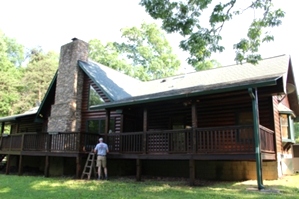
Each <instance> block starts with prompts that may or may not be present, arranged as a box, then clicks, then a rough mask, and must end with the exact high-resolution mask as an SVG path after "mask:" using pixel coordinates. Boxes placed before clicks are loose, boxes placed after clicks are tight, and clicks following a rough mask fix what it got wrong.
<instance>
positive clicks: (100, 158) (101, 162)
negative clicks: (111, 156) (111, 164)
mask: <svg viewBox="0 0 299 199" xmlns="http://www.w3.org/2000/svg"><path fill="white" fill-rule="evenodd" d="M106 166H107V160H106V156H100V155H98V157H97V167H104V168H106Z"/></svg>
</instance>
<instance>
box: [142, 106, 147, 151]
mask: <svg viewBox="0 0 299 199" xmlns="http://www.w3.org/2000/svg"><path fill="white" fill-rule="evenodd" d="M146 131H147V109H146V108H144V109H143V144H142V146H143V153H146Z"/></svg>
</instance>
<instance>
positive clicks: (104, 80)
mask: <svg viewBox="0 0 299 199" xmlns="http://www.w3.org/2000/svg"><path fill="white" fill-rule="evenodd" d="M78 64H79V66H80V68H81V69H82V70H83V71H84V72H85V73H86V74H87V76H88V77H89V78H90V79H91V80H92V81H93V82H94V83H95V84H97V86H98V87H99V88H101V90H102V91H103V92H104V93H105V94H106V95H107V97H109V98H110V99H111V101H117V100H122V99H125V98H130V97H133V96H136V95H137V94H138V92H137V90H136V85H138V84H140V83H141V81H139V80H137V79H134V78H132V77H130V76H128V75H125V74H123V73H121V72H118V71H116V70H114V69H112V68H109V67H107V66H104V65H102V64H98V63H95V62H92V61H88V62H84V61H81V60H79V61H78Z"/></svg>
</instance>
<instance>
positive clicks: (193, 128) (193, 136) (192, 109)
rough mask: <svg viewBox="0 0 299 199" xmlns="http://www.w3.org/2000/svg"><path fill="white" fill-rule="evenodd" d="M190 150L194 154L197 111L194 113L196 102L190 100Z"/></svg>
mask: <svg viewBox="0 0 299 199" xmlns="http://www.w3.org/2000/svg"><path fill="white" fill-rule="evenodd" d="M191 112H192V140H193V142H192V144H193V146H192V149H193V153H196V128H197V111H196V100H192V108H191Z"/></svg>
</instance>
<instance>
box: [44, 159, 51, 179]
mask: <svg viewBox="0 0 299 199" xmlns="http://www.w3.org/2000/svg"><path fill="white" fill-rule="evenodd" d="M49 166H50V161H49V156H48V155H47V156H46V157H45V170H44V175H45V177H49Z"/></svg>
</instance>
